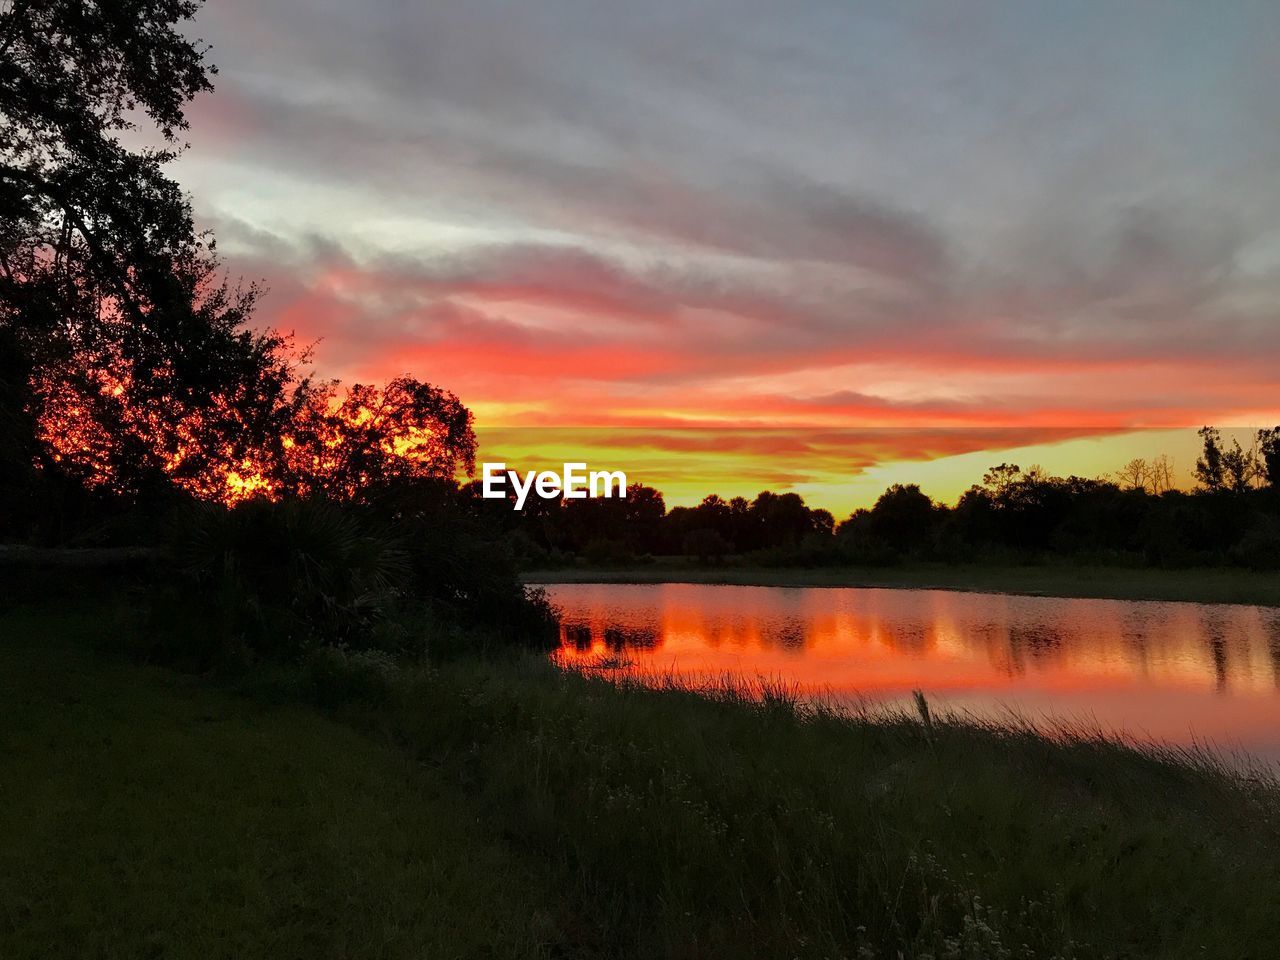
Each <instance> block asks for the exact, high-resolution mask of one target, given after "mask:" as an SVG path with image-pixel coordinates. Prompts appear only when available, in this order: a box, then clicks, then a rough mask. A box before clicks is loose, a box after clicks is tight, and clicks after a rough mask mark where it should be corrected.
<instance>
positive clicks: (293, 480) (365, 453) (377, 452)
mask: <svg viewBox="0 0 1280 960" xmlns="http://www.w3.org/2000/svg"><path fill="white" fill-rule="evenodd" d="M335 389H336V388H334V387H332V386H330V387H329V388H328V389H327V390H323V391H320V390H317V391H313V392H312V393H311V394H309V396H308V402H307V404H306V406H305V407H303V408H301V409H300V410H298V411H297V412H296V414H295V416H294V418H293V420H292V422H291V424H290V426H289V432H288V433H286V434H285V435H284V436H282V437H281V438H280V440H279V446H278V448H276V449H274V450H268V451H265V453H266V456H264V458H263V460H262V461H261V466H262V469H263V471H264V473H265V475H266V476H267V478H268V483H269V485H270V487H271V488H272V489H278V490H280V491H281V492H287V493H290V494H295V495H300V496H323V497H326V498H328V499H334V500H360V499H366V498H368V497H369V496H371V495H376V494H377V493H378V492H379V491H381V490H385V489H386V488H387V487H388V486H390V485H392V484H395V483H397V482H401V481H406V480H446V481H450V482H451V481H452V480H453V478H454V477H455V476H456V475H457V474H458V473H460V472H465V473H466V474H468V475H470V474H472V473H474V472H475V463H476V436H475V431H474V429H473V427H472V416H471V411H470V410H468V409H467V408H466V407H465V406H463V405H462V403H461V402H460V401H459V400H458V398H457V397H455V396H454V395H453V394H452V393H448V392H447V391H444V390H441V389H439V388H438V387H433V386H432V385H431V384H429V383H423V382H421V381H419V380H415V379H413V378H412V377H399V378H397V379H395V380H392V381H391V382H390V383H388V384H387V385H386V386H385V387H383V388H382V389H378V388H377V387H373V386H367V385H364V384H354V385H353V386H352V387H351V388H350V389H349V390H348V391H347V394H346V396H345V397H343V398H342V400H341V401H340V402H339V401H337V399H336V396H335V395H334V390H335Z"/></svg>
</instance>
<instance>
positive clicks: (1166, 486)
mask: <svg viewBox="0 0 1280 960" xmlns="http://www.w3.org/2000/svg"><path fill="white" fill-rule="evenodd" d="M1148 475H1149V477H1150V481H1151V492H1152V493H1154V494H1155V495H1156V496H1160V494H1162V493H1168V492H1169V491H1170V490H1172V489H1174V482H1173V461H1172V460H1171V459H1170V458H1169V455H1168V454H1167V453H1162V454H1160V456H1158V457H1156V458H1155V459H1154V460H1152V461H1151V465H1150V468H1149V471H1148Z"/></svg>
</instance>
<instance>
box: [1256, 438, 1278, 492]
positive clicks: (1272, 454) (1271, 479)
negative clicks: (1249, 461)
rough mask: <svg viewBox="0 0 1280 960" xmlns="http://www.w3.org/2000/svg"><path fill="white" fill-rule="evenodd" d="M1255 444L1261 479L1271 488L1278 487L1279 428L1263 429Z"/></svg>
mask: <svg viewBox="0 0 1280 960" xmlns="http://www.w3.org/2000/svg"><path fill="white" fill-rule="evenodd" d="M1255 442H1256V446H1257V450H1258V466H1259V474H1260V476H1261V478H1262V479H1263V480H1264V481H1265V482H1266V483H1267V484H1269V485H1270V486H1272V487H1280V427H1264V428H1263V429H1261V430H1259V431H1258V434H1257V437H1256V440H1255Z"/></svg>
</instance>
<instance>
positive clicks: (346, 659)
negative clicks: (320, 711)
mask: <svg viewBox="0 0 1280 960" xmlns="http://www.w3.org/2000/svg"><path fill="white" fill-rule="evenodd" d="M396 670H397V668H396V663H395V661H394V660H393V659H392V658H391V657H390V656H389V655H387V654H385V653H383V652H381V651H378V650H345V649H343V648H342V647H330V646H324V647H316V648H315V649H313V650H311V651H310V652H309V653H308V654H307V655H306V657H305V658H304V659H303V661H302V668H301V675H300V680H301V686H302V692H303V694H304V696H306V697H307V699H309V700H311V701H312V702H313V703H316V704H317V705H319V706H321V707H328V708H333V707H338V706H341V705H342V704H344V703H349V702H352V701H355V702H359V703H371V704H378V703H385V702H386V701H387V700H389V699H390V697H391V691H392V687H393V684H394V682H395V675H396Z"/></svg>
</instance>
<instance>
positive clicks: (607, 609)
mask: <svg viewBox="0 0 1280 960" xmlns="http://www.w3.org/2000/svg"><path fill="white" fill-rule="evenodd" d="M547 589H548V592H549V593H550V595H551V597H552V599H553V600H554V602H555V603H556V604H558V605H559V606H560V607H561V609H562V610H563V613H564V620H563V625H562V627H561V647H560V650H559V651H558V653H557V657H558V658H560V659H561V660H563V661H564V662H569V663H588V664H590V663H601V662H606V663H610V664H612V665H613V669H617V670H619V671H620V672H622V673H631V674H635V675H637V676H645V675H652V674H655V673H671V674H675V675H676V676H679V677H683V678H686V679H690V680H695V681H696V680H705V679H709V678H710V679H714V678H721V677H724V676H726V675H732V676H738V677H744V678H748V679H754V678H757V677H767V678H770V679H782V680H785V681H788V682H789V683H792V684H794V685H795V686H796V687H798V688H799V689H800V691H801V692H804V693H814V694H824V695H827V696H830V697H833V698H835V699H838V700H844V701H848V702H858V701H862V702H870V703H873V704H884V705H889V706H899V705H904V704H907V703H909V701H910V696H911V691H913V690H917V689H919V690H923V691H924V692H925V694H926V695H927V696H928V698H929V700H930V702H931V704H933V705H934V707H935V709H939V708H941V709H949V710H952V711H964V712H968V713H971V714H975V715H978V716H981V717H987V718H999V717H1007V716H1008V715H1009V711H1011V710H1012V711H1014V712H1016V713H1018V714H1020V715H1021V716H1024V717H1029V718H1031V719H1035V720H1069V721H1073V722H1083V723H1087V724H1092V725H1094V726H1097V727H1100V728H1102V729H1104V730H1108V731H1114V732H1123V733H1127V734H1129V735H1131V736H1133V737H1136V738H1138V739H1141V740H1148V741H1162V742H1170V743H1176V744H1184V745H1186V744H1191V743H1210V744H1212V745H1214V746H1216V747H1218V748H1220V749H1224V750H1229V751H1230V750H1242V751H1247V752H1249V753H1251V754H1254V755H1258V756H1263V757H1266V758H1268V759H1272V760H1275V759H1278V758H1280V609H1275V608H1270V607H1249V606H1228V605H1221V604H1198V603H1157V602H1151V601H1124V600H1073V599H1062V598H1053V597H1016V596H1006V595H1002V594H984V593H958V592H951V591H943V590H874V589H857V588H814V587H736V586H713V585H702V584H643V585H630V584H627V585H623V584H555V585H550V586H548V588H547ZM619 663H621V664H623V665H622V666H620V667H619V666H617V664H619Z"/></svg>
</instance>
